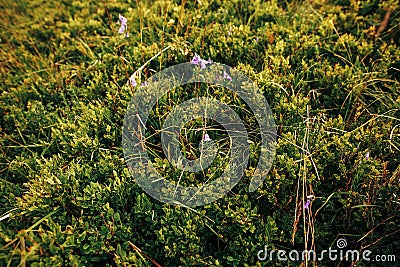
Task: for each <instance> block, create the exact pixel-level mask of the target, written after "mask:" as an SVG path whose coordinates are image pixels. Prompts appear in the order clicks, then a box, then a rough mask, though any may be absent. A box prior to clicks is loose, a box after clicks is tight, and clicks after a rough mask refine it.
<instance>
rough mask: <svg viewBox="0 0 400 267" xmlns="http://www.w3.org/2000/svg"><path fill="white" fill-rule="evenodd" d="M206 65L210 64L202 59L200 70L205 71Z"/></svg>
mask: <svg viewBox="0 0 400 267" xmlns="http://www.w3.org/2000/svg"><path fill="white" fill-rule="evenodd" d="M206 64H208V61H206V60H204V59H200V69H205V68H206Z"/></svg>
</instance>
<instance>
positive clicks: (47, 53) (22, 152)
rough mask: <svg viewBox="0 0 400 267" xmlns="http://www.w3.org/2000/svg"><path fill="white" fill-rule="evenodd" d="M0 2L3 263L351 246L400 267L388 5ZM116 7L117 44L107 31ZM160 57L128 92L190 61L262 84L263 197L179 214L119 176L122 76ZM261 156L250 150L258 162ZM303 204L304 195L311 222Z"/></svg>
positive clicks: (398, 155) (189, 258)
mask: <svg viewBox="0 0 400 267" xmlns="http://www.w3.org/2000/svg"><path fill="white" fill-rule="evenodd" d="M0 7H1V12H0V39H1V40H0V51H1V52H0V59H1V65H0V70H1V72H0V77H1V79H0V84H1V90H0V194H1V197H0V216H5V215H9V217H8V218H5V219H3V220H1V222H0V266H7V265H10V266H130V265H132V266H154V265H155V262H157V263H159V264H160V265H162V266H189V265H196V266H289V265H290V264H292V265H293V266H299V265H300V264H301V263H300V262H279V261H272V262H260V261H257V252H258V251H259V250H261V249H263V248H264V246H267V247H268V249H269V250H272V249H286V250H289V249H298V250H303V249H304V248H305V245H306V247H307V248H308V249H310V248H314V249H315V250H316V251H320V250H322V249H327V248H328V247H330V246H332V247H335V241H336V240H337V239H338V238H341V237H345V238H346V240H347V241H348V248H350V249H358V250H362V249H370V250H372V251H373V253H374V254H392V255H397V261H400V255H399V251H400V227H399V221H400V220H399V219H400V218H399V217H400V215H399V211H400V208H399V207H400V199H399V197H400V191H399V184H400V127H399V124H400V119H399V118H400V90H399V89H400V70H399V69H400V49H399V45H400V44H399V41H400V38H399V23H400V18H399V13H400V9H399V4H398V2H397V1H377V0H368V1H355V0H347V1H346V0H341V1H339V0H337V1H334V0H331V1H328V0H326V1H304V2H300V1H267V2H263V1H246V2H244V1H240V0H233V1H220V0H215V1H213V0H198V1H168V0H162V1H161V0H160V1H136V2H135V1H115V0H113V1H106V2H102V1H72V0H63V1H41V0H32V1H23V0H16V1H6V0H3V1H1V2H0ZM388 10H391V16H390V19H389V23H388V26H387V27H386V29H385V30H384V31H382V32H381V33H380V34H379V35H377V34H376V32H377V29H378V28H379V25H380V23H381V21H382V20H383V18H384V17H385V14H386V12H387V11H388ZM119 13H121V14H123V15H124V16H126V17H127V19H128V31H129V34H130V36H129V37H128V38H124V36H123V35H119V34H118V27H119V26H118V25H117V24H116V22H117V21H118V14H119ZM168 46H170V48H169V49H168V50H166V51H165V52H164V53H162V54H161V55H160V56H159V57H157V58H155V59H154V60H152V61H151V62H150V63H149V64H148V65H146V66H145V67H144V68H143V69H141V70H142V71H141V72H140V78H138V81H139V80H141V81H144V80H145V78H146V77H149V76H151V75H152V74H153V73H154V72H155V71H158V70H161V69H163V68H166V67H168V66H172V65H174V64H177V63H182V62H188V61H190V59H191V57H192V56H193V55H194V53H198V54H199V55H201V56H202V57H203V58H211V59H212V60H214V61H215V62H221V63H224V64H227V65H230V66H233V67H235V68H237V69H239V70H241V71H243V72H244V73H246V74H247V75H248V76H249V77H250V78H251V79H253V80H254V81H255V82H256V84H257V85H258V86H259V87H260V89H261V90H262V92H263V94H264V96H265V97H266V99H267V100H268V102H269V104H270V106H271V109H272V111H273V113H274V115H275V121H276V125H277V130H278V133H279V136H278V141H277V155H276V158H275V161H274V164H273V167H272V169H271V171H270V173H269V174H268V176H267V177H266V179H265V182H264V184H263V185H262V186H261V187H260V188H259V189H258V190H257V191H256V192H254V193H249V192H247V186H248V182H249V180H248V178H249V177H250V175H251V174H250V173H251V170H249V171H248V172H249V173H247V174H246V175H245V177H244V179H242V181H241V182H240V183H239V184H238V186H237V187H235V188H234V190H233V191H232V192H231V193H230V194H228V195H227V196H226V197H224V198H222V199H220V200H218V201H216V202H214V203H211V204H208V205H206V206H203V207H198V208H196V209H189V208H183V207H175V206H171V205H167V204H163V203H160V202H158V201H156V200H154V199H152V198H151V197H149V196H148V195H146V194H145V193H144V192H143V191H142V190H141V188H139V187H138V186H137V184H135V182H134V180H133V178H132V177H131V176H130V174H129V172H128V170H127V168H126V165H125V163H124V159H123V151H122V148H121V132H122V124H123V118H124V115H125V111H126V108H127V105H128V103H129V100H130V98H131V96H132V94H133V93H134V90H135V88H132V87H130V86H128V85H127V80H128V78H129V76H130V75H131V74H132V73H133V72H134V71H136V70H137V69H139V68H140V67H141V66H142V65H143V64H145V62H146V61H148V60H149V59H150V58H151V57H153V56H154V55H156V54H157V53H159V52H160V51H161V50H162V49H164V48H166V47H168ZM197 90H200V92H201V90H202V89H201V88H198V89H197ZM182 94H186V95H185V97H187V98H188V99H190V98H191V97H193V94H192V93H187V92H186V93H182ZM219 95H220V96H221V98H223V97H224V96H225V99H224V100H226V101H227V102H228V103H229V101H233V100H232V98H231V96H229V95H226V94H225V93H223V92H220V93H219ZM181 96H182V95H178V96H176V95H172V96H170V97H171V99H172V100H174V97H178V98H179V97H181ZM167 100H168V99H167ZM166 103H167V102H165V103H163V104H162V105H163V106H165V107H164V109H165V110H168V109H170V108H172V106H168V105H167V104H168V103H167V104H166ZM232 103H234V101H233V102H232ZM241 115H243V116H245V113H244V114H241ZM245 117H246V116H245ZM249 120H251V119H249ZM249 120H248V121H247V122H248V123H249V124H250V125H251V122H250V121H249ZM192 141H193V140H192ZM256 152H257V144H255V145H254V147H253V148H252V158H251V160H253V161H254V160H255V158H256V155H255V154H257V153H256ZM367 153H369V158H368V157H366V155H367ZM164 163H165V160H162V159H161V160H157V161H156V164H159V166H160V169H162V168H163V164H164ZM164 169H165V168H164ZM213 171H214V172H218V171H222V170H221V169H218V168H216V169H215V170H213ZM165 174H166V175H168V174H169V175H170V177H169V178H170V179H176V177H175V176H176V174H174V173H173V171H171V172H169V171H168V168H167V170H166V171H165ZM303 192H304V194H305V193H307V194H313V195H315V199H314V200H313V202H312V203H311V205H310V209H309V210H304V209H303V208H302V207H303V204H304V197H305V195H303ZM292 238H293V242H292ZM308 264H309V265H310V266H311V265H314V263H308ZM332 264H333V263H332V262H328V261H322V262H318V265H319V266H332ZM336 264H339V265H340V266H350V262H346V261H342V262H339V261H337V262H336ZM393 264H394V263H393ZM315 265H316V264H315ZM355 265H356V266H364V265H371V266H373V263H368V262H362V261H359V262H356V263H355ZM335 266H336V265H335ZM376 266H381V265H379V264H378V265H376ZM385 266H389V263H388V264H387V265H385ZM393 266H396V265H393Z"/></svg>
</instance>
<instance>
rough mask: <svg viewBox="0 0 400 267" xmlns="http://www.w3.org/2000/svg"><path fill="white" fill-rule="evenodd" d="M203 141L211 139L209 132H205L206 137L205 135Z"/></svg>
mask: <svg viewBox="0 0 400 267" xmlns="http://www.w3.org/2000/svg"><path fill="white" fill-rule="evenodd" d="M203 141H204V142H208V141H211V138H210V136H209V135H208V134H205V135H204V137H203Z"/></svg>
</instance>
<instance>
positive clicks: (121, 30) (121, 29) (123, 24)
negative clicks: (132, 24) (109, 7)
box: [118, 14, 129, 37]
mask: <svg viewBox="0 0 400 267" xmlns="http://www.w3.org/2000/svg"><path fill="white" fill-rule="evenodd" d="M118 19H119V21H118V22H119V23H121V27H119V30H118V33H120V34H123V33H125V31H126V30H127V29H128V24H127V22H128V20H127V19H126V18H125V17H124V16H122V15H121V14H119V18H118ZM125 37H129V33H128V32H126V33H125Z"/></svg>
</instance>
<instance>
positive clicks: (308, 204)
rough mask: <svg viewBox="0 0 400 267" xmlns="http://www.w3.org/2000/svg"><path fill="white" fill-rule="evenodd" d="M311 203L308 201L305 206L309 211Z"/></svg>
mask: <svg viewBox="0 0 400 267" xmlns="http://www.w3.org/2000/svg"><path fill="white" fill-rule="evenodd" d="M310 203H311V201H310V200H307V202H306V204H304V208H305V209H308V207H309V206H310Z"/></svg>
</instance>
